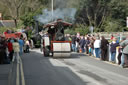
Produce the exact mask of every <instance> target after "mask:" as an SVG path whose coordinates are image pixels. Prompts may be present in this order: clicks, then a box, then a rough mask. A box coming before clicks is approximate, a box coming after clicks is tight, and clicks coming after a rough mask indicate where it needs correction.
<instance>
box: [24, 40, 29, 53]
mask: <svg viewBox="0 0 128 85" xmlns="http://www.w3.org/2000/svg"><path fill="white" fill-rule="evenodd" d="M29 46H30V43H29V41H28V40H27V39H26V41H25V47H26V49H25V52H27V53H29Z"/></svg>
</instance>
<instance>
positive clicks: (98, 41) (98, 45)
mask: <svg viewBox="0 0 128 85" xmlns="http://www.w3.org/2000/svg"><path fill="white" fill-rule="evenodd" d="M100 45H101V40H95V42H94V48H100Z"/></svg>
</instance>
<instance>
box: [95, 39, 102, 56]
mask: <svg viewBox="0 0 128 85" xmlns="http://www.w3.org/2000/svg"><path fill="white" fill-rule="evenodd" d="M100 45H101V40H100V37H97V38H96V40H95V42H94V48H95V54H96V58H100Z"/></svg>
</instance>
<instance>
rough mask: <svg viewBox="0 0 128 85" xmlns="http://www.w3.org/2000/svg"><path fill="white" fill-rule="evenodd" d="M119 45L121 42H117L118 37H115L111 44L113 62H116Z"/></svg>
mask: <svg viewBox="0 0 128 85" xmlns="http://www.w3.org/2000/svg"><path fill="white" fill-rule="evenodd" d="M118 46H119V43H116V39H115V38H114V39H113V41H112V43H111V44H110V52H111V62H112V63H115V56H116V47H118Z"/></svg>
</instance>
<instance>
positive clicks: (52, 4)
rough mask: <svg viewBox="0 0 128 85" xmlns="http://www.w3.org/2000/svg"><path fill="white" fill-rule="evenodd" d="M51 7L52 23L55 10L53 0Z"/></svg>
mask: <svg viewBox="0 0 128 85" xmlns="http://www.w3.org/2000/svg"><path fill="white" fill-rule="evenodd" d="M51 6H52V21H53V16H54V15H53V10H54V1H53V0H52V3H51Z"/></svg>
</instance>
